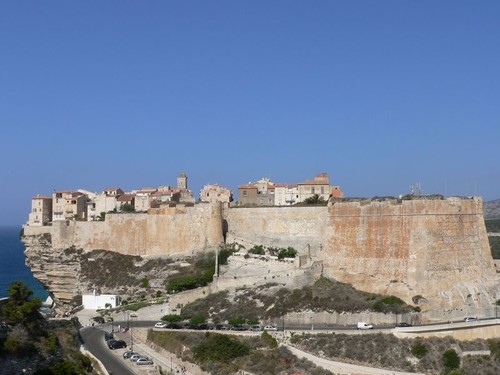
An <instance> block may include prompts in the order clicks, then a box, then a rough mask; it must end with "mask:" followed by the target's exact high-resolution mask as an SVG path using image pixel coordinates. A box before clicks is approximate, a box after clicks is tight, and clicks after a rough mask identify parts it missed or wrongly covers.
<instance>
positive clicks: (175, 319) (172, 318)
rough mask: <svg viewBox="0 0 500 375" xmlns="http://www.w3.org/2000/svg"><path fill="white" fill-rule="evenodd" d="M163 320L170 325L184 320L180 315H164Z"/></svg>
mask: <svg viewBox="0 0 500 375" xmlns="http://www.w3.org/2000/svg"><path fill="white" fill-rule="evenodd" d="M161 320H163V321H164V322H169V323H177V322H180V321H181V320H182V318H181V316H180V315H176V314H169V315H163V316H162V317H161Z"/></svg>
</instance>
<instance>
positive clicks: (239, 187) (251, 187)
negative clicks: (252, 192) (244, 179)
mask: <svg viewBox="0 0 500 375" xmlns="http://www.w3.org/2000/svg"><path fill="white" fill-rule="evenodd" d="M238 189H257V186H255V185H254V184H246V185H238Z"/></svg>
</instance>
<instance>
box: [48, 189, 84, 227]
mask: <svg viewBox="0 0 500 375" xmlns="http://www.w3.org/2000/svg"><path fill="white" fill-rule="evenodd" d="M86 217H87V196H86V195H85V194H83V193H81V192H79V191H73V190H57V191H54V192H53V193H52V221H63V220H74V219H80V220H86Z"/></svg>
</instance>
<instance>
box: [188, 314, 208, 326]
mask: <svg viewBox="0 0 500 375" xmlns="http://www.w3.org/2000/svg"><path fill="white" fill-rule="evenodd" d="M206 321H207V320H206V319H205V318H204V317H203V316H201V315H195V316H193V317H192V318H191V319H189V323H191V324H202V323H205V322H206Z"/></svg>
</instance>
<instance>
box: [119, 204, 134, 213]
mask: <svg viewBox="0 0 500 375" xmlns="http://www.w3.org/2000/svg"><path fill="white" fill-rule="evenodd" d="M121 210H122V212H125V213H131V212H135V207H134V206H132V205H131V204H130V203H124V204H122V207H121Z"/></svg>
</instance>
